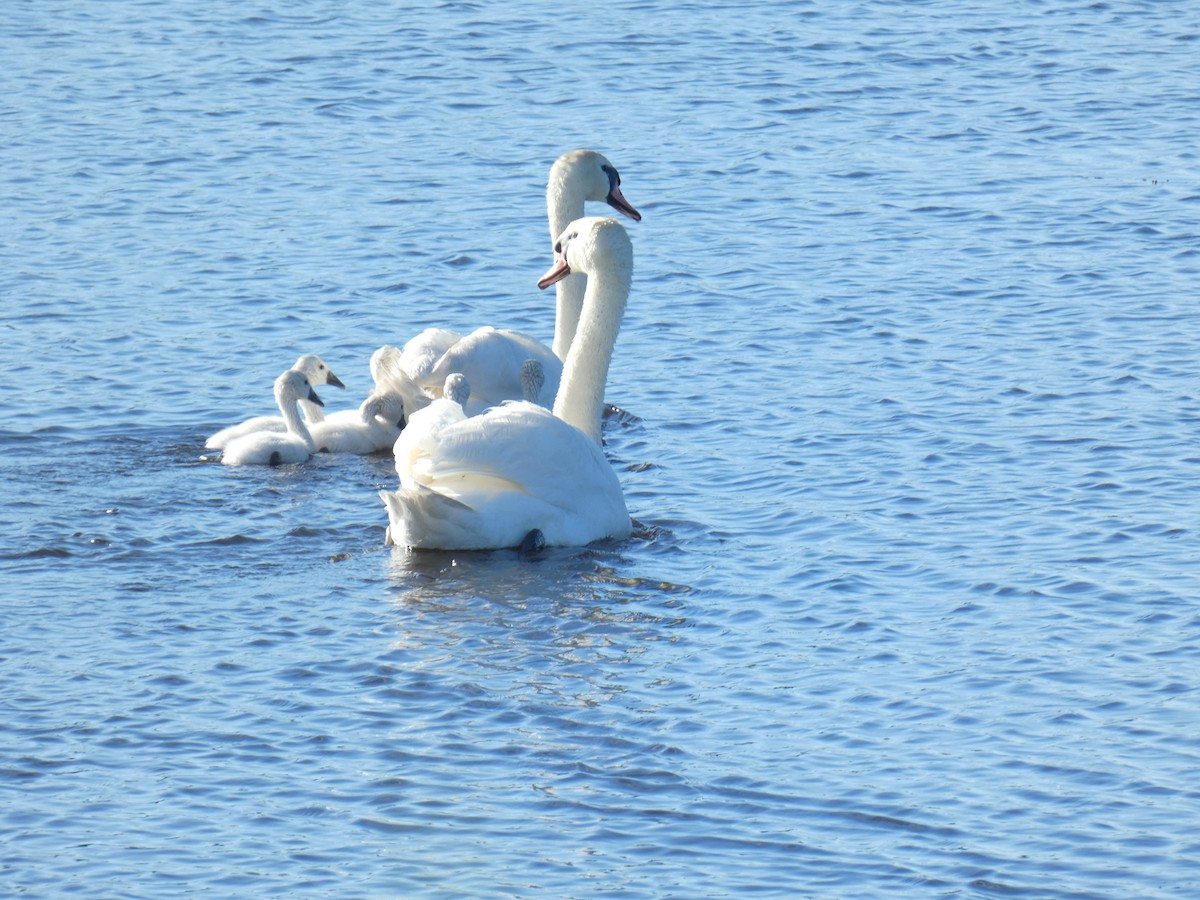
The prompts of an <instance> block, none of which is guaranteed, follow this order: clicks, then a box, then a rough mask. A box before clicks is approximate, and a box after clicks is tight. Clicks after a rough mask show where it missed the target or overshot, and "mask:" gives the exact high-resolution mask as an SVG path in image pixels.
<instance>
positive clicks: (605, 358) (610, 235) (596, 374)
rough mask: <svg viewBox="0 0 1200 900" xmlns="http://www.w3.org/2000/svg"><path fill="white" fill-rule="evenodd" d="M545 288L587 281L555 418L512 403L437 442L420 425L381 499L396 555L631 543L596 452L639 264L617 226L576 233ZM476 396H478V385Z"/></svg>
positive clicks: (565, 240) (587, 224)
mask: <svg viewBox="0 0 1200 900" xmlns="http://www.w3.org/2000/svg"><path fill="white" fill-rule="evenodd" d="M555 250H556V256H555V264H554V266H553V267H552V268H551V269H550V271H549V272H547V273H546V274H545V275H544V276H543V277H542V278H541V280H540V281H539V282H538V286H539V287H542V288H545V287H548V286H549V285H551V284H554V283H555V282H557V281H559V280H560V279H562V278H565V277H566V276H567V275H569V274H571V273H572V272H583V273H586V274H587V275H588V276H589V278H588V283H587V289H586V292H585V294H584V302H583V311H582V315H581V316H580V319H579V328H578V332H577V334H576V337H575V340H574V341H572V343H571V349H570V351H569V352H568V354H567V364H566V366H565V369H564V372H563V377H562V384H561V386H560V388H559V391H558V396H557V397H556V398H555V401H554V412H553V413H551V412H550V411H549V410H546V409H544V408H543V407H540V406H537V405H535V404H533V403H528V402H524V401H516V402H511V403H505V404H503V405H502V406H497V407H493V408H492V409H489V410H488V411H486V412H485V413H483V414H482V415H479V416H475V417H472V418H467V419H463V420H462V421H460V422H457V423H454V424H450V425H448V426H445V427H442V428H440V429H438V430H434V429H432V428H426V427H424V425H423V424H422V422H421V417H420V416H419V415H418V416H414V417H413V419H412V421H410V422H409V426H408V428H406V429H405V431H404V432H403V433H402V434H401V435H400V439H399V440H398V441H397V442H396V468H397V470H398V472H399V474H400V489H399V490H398V491H380V497H381V498H382V499H383V502H384V506H385V507H386V508H387V511H388V528H387V532H386V540H387V542H388V543H389V544H399V545H407V546H409V547H416V548H425V549H443V550H467V549H475V550H483V549H495V548H503V547H516V546H518V545H522V544H523V542H524V541H525V540H526V539H527V538H528V537H529V536H530V535H531V533H532V532H533V531H535V530H540V531H541V533H542V536H543V537H544V541H545V543H546V544H547V545H551V546H573V545H579V544H587V543H590V542H591V541H594V540H598V539H600V538H605V537H612V538H623V537H627V536H628V535H629V533H630V531H631V528H632V526H631V522H630V519H629V513H628V511H627V509H626V507H625V498H624V497H623V495H622V493H621V484H620V482H619V481H618V480H617V476H616V473H615V472H614V471H613V469H612V466H611V465H609V462H608V460H607V459H605V457H604V451H603V450H602V449H601V446H600V419H601V411H602V402H603V396H604V384H605V381H606V380H607V378H608V369H609V364H610V363H611V361H612V354H613V349H614V346H615V344H616V339H617V334H618V332H619V331H620V328H621V317H622V315H623V314H624V311H625V304H626V302H627V300H628V297H629V287H630V281H631V278H632V272H633V252H632V248H631V246H630V243H629V236H628V235H627V234H626V233H625V229H624V228H623V227H622V226H621V225H620V223H618V222H617V221H616V220H615V219H607V218H584V219H579V220H577V221H575V222H572V223H571V224H570V225H569V226H568V227H567V228H566V229H565V230H564V231H563V233H562V235H561V237H560V238H559V240H558V243H557V245H556V248H555ZM472 390H474V385H472Z"/></svg>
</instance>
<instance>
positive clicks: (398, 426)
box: [309, 391, 406, 454]
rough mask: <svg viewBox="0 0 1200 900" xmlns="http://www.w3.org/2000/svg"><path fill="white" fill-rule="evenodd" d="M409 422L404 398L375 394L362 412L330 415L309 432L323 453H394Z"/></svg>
mask: <svg viewBox="0 0 1200 900" xmlns="http://www.w3.org/2000/svg"><path fill="white" fill-rule="evenodd" d="M405 421H406V418H405V404H404V398H403V397H401V396H400V395H399V394H397V393H395V392H392V391H375V392H374V393H372V394H371V395H370V396H369V397H367V399H366V400H364V401H363V402H362V405H361V406H359V407H358V409H343V410H339V411H338V412H335V413H330V414H329V415H328V416H326V417H325V420H324V421H322V422H317V423H315V424H314V425H313V426H312V428H310V429H309V431H310V432H311V434H312V440H313V445H314V446H315V447H316V448H317V452H320V453H358V454H366V453H378V452H379V451H381V450H390V449H391V447H392V445H393V444H394V443H395V442H396V438H398V437H399V436H400V432H401V431H403V430H404V425H405Z"/></svg>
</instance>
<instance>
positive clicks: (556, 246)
mask: <svg viewBox="0 0 1200 900" xmlns="http://www.w3.org/2000/svg"><path fill="white" fill-rule="evenodd" d="M562 247H563V242H562V241H555V242H554V252H555V253H562Z"/></svg>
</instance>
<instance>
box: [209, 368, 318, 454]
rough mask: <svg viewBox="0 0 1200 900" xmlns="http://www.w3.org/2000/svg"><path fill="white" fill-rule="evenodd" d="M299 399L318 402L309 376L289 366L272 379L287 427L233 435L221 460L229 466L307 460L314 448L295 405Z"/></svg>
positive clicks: (276, 400)
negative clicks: (235, 436) (234, 436)
mask: <svg viewBox="0 0 1200 900" xmlns="http://www.w3.org/2000/svg"><path fill="white" fill-rule="evenodd" d="M300 400H308V401H310V402H312V403H316V404H317V405H318V406H320V405H321V398H320V397H318V396H317V393H316V391H314V390H313V388H312V384H311V383H310V382H309V380H308V376H307V375H305V374H304V373H303V372H301V371H300V370H299V369H288V370H287V371H286V372H284V373H283V374H282V375H280V376H279V377H278V378H276V379H275V402H276V403H277V404H278V405H279V411H280V412H281V413H282V414H283V420H284V422H285V424H286V429H287V430H286V431H256V432H253V433H251V434H244V435H242V436H241V437H237V438H234V439H233V440H231V441H230V442H229V443H228V444H226V445H225V449H224V450H223V451H222V453H221V462H223V463H225V464H226V465H228V466H247V465H269V466H279V465H289V464H292V463H302V462H304V461H305V460H307V459H308V458H309V457H310V456H312V454H313V452H314V451H315V450H316V447H315V445H314V444H313V439H312V435H311V434H310V433H309V431H308V427H307V426H306V425H305V424H304V420H303V419H301V418H300V412H299V410H298V409H297V407H296V405H297V403H298V402H299V401H300Z"/></svg>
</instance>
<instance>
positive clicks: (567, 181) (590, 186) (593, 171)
mask: <svg viewBox="0 0 1200 900" xmlns="http://www.w3.org/2000/svg"><path fill="white" fill-rule="evenodd" d="M546 193H547V198H548V199H549V200H551V201H553V198H554V197H563V198H569V197H578V198H579V200H578V203H579V204H580V208H581V209H582V203H583V201H584V200H594V201H601V200H602V201H604V202H605V203H607V204H608V205H609V206H611V207H612V208H613V209H615V210H616V211H617V212H619V213H621V214H622V215H626V216H629V218H631V219H633V220H634V221H635V222H640V221H641V220H642V214H641V213H640V212H638V211H637V210H636V209H634V208H633V206H632V205H631V204H630V203H629V201H628V200H626V199H625V195H624V194H622V193H621V176H620V175H619V174H618V173H617V167H616V166H614V165H613V164H612V163H610V162H609V161H608V160H607V159H605V158H604V156H602V155H601V154H599V153H597V152H596V151H595V150H572V151H570V152H569V153H564V154H563V155H562V156H560V157H559V158H558V159H557V160H555V161H554V165H553V166H552V167H551V168H550V180H549V182H548V184H547V188H546ZM551 205H553V202H551ZM552 224H553V223H552Z"/></svg>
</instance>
